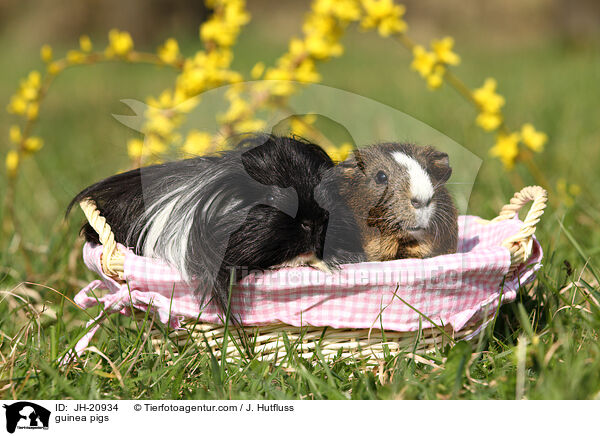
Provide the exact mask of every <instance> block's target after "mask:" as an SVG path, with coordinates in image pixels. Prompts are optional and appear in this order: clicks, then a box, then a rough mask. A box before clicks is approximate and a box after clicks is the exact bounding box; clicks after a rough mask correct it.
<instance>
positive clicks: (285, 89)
mask: <svg viewBox="0 0 600 436" xmlns="http://www.w3.org/2000/svg"><path fill="white" fill-rule="evenodd" d="M265 79H266V80H275V81H276V82H273V83H270V84H269V91H270V92H271V94H272V95H276V96H286V95H290V94H292V93H293V92H294V84H293V83H292V82H289V81H290V80H292V74H291V73H290V72H289V71H286V70H283V69H281V68H269V69H268V70H267V72H266V74H265Z"/></svg>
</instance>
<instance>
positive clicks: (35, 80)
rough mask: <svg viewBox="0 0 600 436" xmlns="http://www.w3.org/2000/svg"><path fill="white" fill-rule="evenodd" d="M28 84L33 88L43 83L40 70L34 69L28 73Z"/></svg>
mask: <svg viewBox="0 0 600 436" xmlns="http://www.w3.org/2000/svg"><path fill="white" fill-rule="evenodd" d="M27 84H28V85H29V86H31V87H33V88H38V89H39V87H40V86H41V85H42V75H41V74H40V72H39V71H36V70H33V71H31V72H29V74H28V75H27Z"/></svg>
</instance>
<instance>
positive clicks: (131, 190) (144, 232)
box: [69, 134, 364, 309]
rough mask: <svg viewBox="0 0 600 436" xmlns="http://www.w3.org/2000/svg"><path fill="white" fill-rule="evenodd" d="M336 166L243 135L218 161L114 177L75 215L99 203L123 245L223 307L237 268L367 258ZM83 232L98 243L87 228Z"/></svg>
mask: <svg viewBox="0 0 600 436" xmlns="http://www.w3.org/2000/svg"><path fill="white" fill-rule="evenodd" d="M333 167H334V165H333V162H332V161H331V159H330V158H329V157H328V156H327V154H326V153H325V152H324V151H323V150H322V149H321V148H320V147H319V146H317V145H314V144H311V143H308V142H303V141H300V140H298V139H295V138H289V137H277V136H272V135H261V134H257V135H246V136H244V137H243V139H242V140H241V141H239V143H238V144H237V146H236V147H235V148H234V149H233V150H230V151H226V152H224V153H222V154H221V155H219V156H211V157H198V158H193V159H186V160H182V161H176V162H169V163H165V164H161V165H154V166H149V167H145V168H141V169H136V170H133V171H129V172H126V173H122V174H117V175H115V176H112V177H109V178H107V179H105V180H102V181H101V182H98V183H96V184H94V185H92V186H90V187H88V188H86V189H84V190H83V191H81V192H80V193H79V194H77V196H76V197H75V198H74V199H73V201H72V202H71V205H70V206H69V209H70V207H71V206H72V205H73V204H75V203H77V202H80V201H81V200H83V199H91V200H93V201H94V202H95V203H96V205H97V207H98V209H99V211H100V213H101V214H102V215H103V216H104V217H105V218H106V220H107V222H108V224H110V226H111V228H112V230H113V232H114V234H115V238H116V240H117V241H119V242H121V243H123V244H125V245H127V246H129V247H132V248H133V249H134V251H135V253H136V254H138V255H142V256H147V257H156V258H160V259H162V260H164V261H166V262H168V263H169V264H171V265H172V266H174V267H176V268H177V269H178V270H179V271H180V273H181V274H182V276H183V277H184V279H186V280H189V281H190V282H194V283H196V284H197V292H198V293H199V295H200V296H201V297H202V300H203V301H204V297H206V296H213V297H216V302H217V303H218V305H219V306H220V307H221V308H222V309H223V308H225V306H226V304H227V301H228V289H229V286H228V285H229V279H230V274H231V269H243V270H246V271H251V270H261V269H266V268H269V267H273V266H281V265H300V264H309V265H314V266H322V267H327V266H331V265H334V264H341V263H350V262H358V261H361V260H363V259H364V253H363V252H362V244H361V240H360V236H359V235H358V234H356V233H357V232H356V231H353V230H352V229H355V226H356V223H354V221H353V214H352V212H351V211H350V210H349V209H348V207H347V205H346V203H345V202H344V200H343V199H342V198H341V197H340V195H339V192H337V191H336V189H337V184H336V181H335V179H334V178H332V177H331V174H332V173H333V172H334V170H333ZM83 233H84V234H85V237H86V239H87V241H91V242H95V243H98V236H97V234H96V233H95V231H94V230H93V229H92V228H91V227H90V226H89V224H88V225H85V226H84V228H83ZM237 278H238V279H239V278H240V277H237Z"/></svg>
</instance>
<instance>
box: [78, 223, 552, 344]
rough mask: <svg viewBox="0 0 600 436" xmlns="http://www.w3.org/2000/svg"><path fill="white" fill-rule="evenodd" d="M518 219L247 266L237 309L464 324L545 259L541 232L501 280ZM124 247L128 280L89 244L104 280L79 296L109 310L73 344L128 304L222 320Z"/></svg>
mask: <svg viewBox="0 0 600 436" xmlns="http://www.w3.org/2000/svg"><path fill="white" fill-rule="evenodd" d="M521 225H522V223H521V221H520V220H518V219H513V220H505V221H500V222H497V223H489V224H482V223H481V222H479V221H478V218H477V217H474V216H461V217H460V218H459V245H458V252H457V253H456V254H451V255H445V256H438V257H435V258H431V259H402V260H395V261H388V262H367V263H360V264H349V265H344V266H342V267H341V269H340V270H339V271H336V272H335V273H333V274H326V273H323V272H321V271H318V270H315V269H312V268H308V267H300V268H286V269H280V270H270V271H267V272H264V273H258V274H251V275H249V276H247V277H246V278H245V279H243V280H242V281H241V282H240V284H239V286H237V287H236V289H235V290H234V293H233V296H232V311H233V313H235V314H237V316H238V318H239V319H240V320H241V322H242V323H243V324H244V325H248V326H260V325H268V324H274V323H280V322H281V323H285V324H289V325H293V326H305V325H311V326H331V327H335V328H380V327H381V326H383V328H384V329H386V330H396V331H415V330H417V329H418V328H419V324H420V323H421V325H422V327H431V323H430V322H429V321H427V320H426V319H423V317H421V315H420V314H419V312H421V313H422V314H424V315H426V316H427V317H428V318H429V319H431V320H432V321H433V322H435V323H436V324H438V325H450V326H451V327H452V328H453V329H454V331H459V330H460V329H461V328H463V327H464V326H465V325H467V324H468V323H469V322H470V321H472V320H476V319H478V318H481V317H482V315H483V314H484V313H493V311H494V309H495V308H496V307H497V306H498V304H499V303H500V302H502V303H504V302H509V301H513V300H514V299H515V297H516V291H517V289H518V287H519V285H520V284H525V283H527V282H529V281H531V280H533V278H534V275H535V271H537V270H538V269H539V267H540V261H541V259H542V249H541V247H540V245H539V243H538V242H537V240H535V239H534V244H533V252H532V255H531V256H530V258H529V259H528V261H527V262H526V264H523V265H521V266H520V267H519V269H518V272H517V274H516V275H514V277H513V278H511V279H510V280H507V281H506V282H505V283H504V287H503V289H501V284H502V280H503V277H504V275H505V274H506V273H507V272H508V269H509V267H510V253H509V251H508V250H507V249H506V248H504V247H502V246H501V245H500V244H501V242H502V241H503V240H504V239H505V238H507V237H509V236H512V235H514V234H516V233H517V232H518V231H519V229H520V227H521ZM120 248H121V249H123V250H126V256H125V264H124V275H125V279H126V281H127V283H126V284H121V283H118V282H116V281H115V280H113V279H111V278H109V277H107V276H106V275H105V274H104V273H103V272H102V268H101V265H100V255H101V253H102V247H101V246H93V245H90V244H86V245H85V246H84V249H83V257H84V261H85V263H86V265H87V266H88V268H90V269H91V270H92V271H95V272H96V273H98V274H99V275H100V276H101V280H95V281H93V282H92V283H90V284H89V285H88V286H86V287H85V288H84V289H82V290H81V291H80V292H79V293H78V294H77V296H76V297H75V302H76V303H77V304H79V305H80V306H82V307H84V308H87V307H91V306H94V305H96V304H103V305H104V311H103V313H101V315H100V316H99V317H98V318H97V319H95V320H91V321H90V322H89V323H88V325H91V324H93V323H96V325H95V326H94V327H93V328H92V329H91V330H90V331H89V333H88V334H87V335H86V336H85V337H84V338H82V340H81V341H80V342H79V343H78V344H77V346H76V349H75V351H76V353H77V354H79V353H81V351H82V350H83V349H84V348H85V347H86V346H87V345H88V343H89V340H90V339H91V337H92V336H93V334H94V333H95V331H96V330H97V329H98V327H99V325H100V320H101V318H103V317H104V316H107V315H108V314H110V313H114V312H120V313H121V314H124V315H131V310H130V308H131V307H132V306H133V307H135V308H137V309H141V310H144V311H145V310H146V309H148V308H150V310H152V311H155V312H156V314H157V316H158V319H159V320H160V321H161V322H162V323H163V324H167V323H169V324H170V326H171V327H172V328H179V327H180V326H181V321H183V320H184V319H186V318H191V319H197V318H198V319H199V320H200V322H208V323H217V324H218V323H220V322H221V317H220V316H219V313H218V312H217V310H216V307H215V306H214V305H213V304H210V305H208V306H207V307H205V308H204V310H202V313H200V307H199V301H198V299H197V297H196V296H194V294H193V289H194V287H193V284H192V285H190V284H188V283H186V282H184V281H183V280H182V279H181V277H180V275H179V274H178V273H177V271H176V270H174V269H173V268H172V267H170V266H169V265H166V264H165V263H163V262H161V261H159V260H156V259H150V258H144V257H140V256H136V255H135V254H134V253H133V252H132V251H130V250H127V249H125V247H123V246H120ZM98 287H102V288H107V289H108V290H109V293H107V294H106V295H104V296H103V297H100V298H96V297H95V296H93V291H94V289H96V288H98ZM500 300H501V301H500ZM411 306H412V308H411ZM415 309H416V310H415Z"/></svg>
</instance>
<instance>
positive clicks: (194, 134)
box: [181, 130, 212, 156]
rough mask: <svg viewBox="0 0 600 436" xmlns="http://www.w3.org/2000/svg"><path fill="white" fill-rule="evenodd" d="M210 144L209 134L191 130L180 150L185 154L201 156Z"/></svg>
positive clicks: (208, 149) (208, 148)
mask: <svg viewBox="0 0 600 436" xmlns="http://www.w3.org/2000/svg"><path fill="white" fill-rule="evenodd" d="M211 144H212V138H211V136H210V134H208V133H206V132H200V131H198V130H191V131H190V132H189V133H188V135H187V137H186V139H185V143H184V144H183V146H182V147H181V151H182V152H184V153H185V154H190V155H193V156H201V155H203V154H205V153H206V152H208V151H210V148H211Z"/></svg>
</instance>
